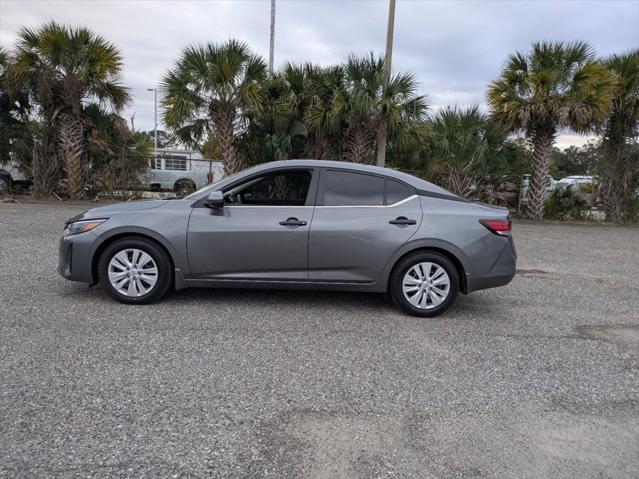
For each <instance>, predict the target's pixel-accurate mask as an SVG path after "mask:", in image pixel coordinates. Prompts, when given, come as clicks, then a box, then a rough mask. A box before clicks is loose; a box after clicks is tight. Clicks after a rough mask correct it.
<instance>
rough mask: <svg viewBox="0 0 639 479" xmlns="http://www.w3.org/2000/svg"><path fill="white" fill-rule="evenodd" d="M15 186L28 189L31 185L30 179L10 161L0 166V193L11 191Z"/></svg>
mask: <svg viewBox="0 0 639 479" xmlns="http://www.w3.org/2000/svg"><path fill="white" fill-rule="evenodd" d="M16 186H18V187H21V188H25V189H28V188H30V187H31V180H30V179H29V178H27V177H26V176H24V175H23V174H22V172H21V171H20V170H19V169H18V167H17V166H16V165H14V164H12V163H9V164H6V165H4V166H2V167H0V193H4V192H7V191H11V190H12V189H13V188H14V187H16Z"/></svg>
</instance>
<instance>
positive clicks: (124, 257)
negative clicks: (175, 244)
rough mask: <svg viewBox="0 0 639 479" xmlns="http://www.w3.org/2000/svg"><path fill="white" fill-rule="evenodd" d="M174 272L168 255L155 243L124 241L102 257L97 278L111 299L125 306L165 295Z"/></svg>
mask: <svg viewBox="0 0 639 479" xmlns="http://www.w3.org/2000/svg"><path fill="white" fill-rule="evenodd" d="M171 269H172V268H171V261H170V259H169V257H168V255H167V254H166V252H165V251H164V250H163V249H162V248H161V247H160V246H158V245H157V244H156V243H155V242H153V241H150V240H146V239H144V238H123V239H120V240H117V241H115V242H114V243H113V244H111V245H109V246H107V248H106V249H105V250H104V252H103V253H102V256H100V261H99V263H98V276H99V278H100V283H102V285H103V286H104V287H105V289H106V291H107V293H109V295H110V296H111V297H113V298H115V299H117V300H118V301H120V302H122V303H127V304H146V303H152V302H154V301H157V300H159V299H160V298H162V296H164V295H165V294H166V292H167V291H168V289H169V288H170V286H171Z"/></svg>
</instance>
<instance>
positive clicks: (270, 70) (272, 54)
mask: <svg viewBox="0 0 639 479" xmlns="http://www.w3.org/2000/svg"><path fill="white" fill-rule="evenodd" d="M274 60H275V0H271V48H270V50H269V54H268V73H269V75H270V76H273V63H274Z"/></svg>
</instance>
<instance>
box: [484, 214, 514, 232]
mask: <svg viewBox="0 0 639 479" xmlns="http://www.w3.org/2000/svg"><path fill="white" fill-rule="evenodd" d="M479 222H480V223H481V224H482V225H484V226H485V227H486V228H488V229H489V230H490V231H491V232H492V233H495V234H496V235H499V236H508V235H509V234H510V230H511V229H512V222H511V221H510V218H509V219H505V220H479Z"/></svg>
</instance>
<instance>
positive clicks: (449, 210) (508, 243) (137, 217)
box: [58, 160, 516, 316]
mask: <svg viewBox="0 0 639 479" xmlns="http://www.w3.org/2000/svg"><path fill="white" fill-rule="evenodd" d="M510 230H511V223H510V218H509V212H508V209H506V208H500V207H492V206H488V205H484V204H479V203H473V202H471V201H468V200H466V199H464V198H461V197H459V196H457V195H454V194H452V193H450V192H449V191H447V190H445V189H443V188H440V187H438V186H435V185H433V184H432V183H429V182H427V181H424V180H421V179H419V178H416V177H414V176H411V175H408V174H405V173H401V172H399V171H395V170H391V169H388V168H380V167H376V166H369V165H361V164H354V163H345V162H335V161H318V160H289V161H275V162H270V163H264V164H261V165H258V166H255V167H253V168H250V169H248V170H245V171H242V172H239V173H237V174H235V175H231V176H229V177H227V178H225V179H223V180H221V181H219V182H217V183H215V184H213V185H210V186H208V187H206V188H203V189H202V190H200V191H197V192H195V193H193V194H192V195H189V196H187V197H185V198H178V199H171V200H168V199H165V200H156V201H138V202H129V203H123V204H113V205H108V206H103V207H100V208H94V209H92V210H89V211H87V212H86V213H84V214H82V215H79V216H77V217H75V218H72V219H70V220H69V221H67V223H66V225H65V229H64V237H63V238H62V240H61V241H60V250H59V267H58V270H59V272H60V274H61V275H62V276H63V277H65V278H67V279H70V280H73V281H83V282H87V283H97V282H100V283H101V284H102V285H103V286H104V288H105V289H106V291H107V292H108V293H109V294H110V295H111V296H112V297H113V298H115V299H116V300H118V301H120V302H123V303H129V304H140V303H150V302H153V301H157V300H159V299H160V298H161V297H162V296H163V295H164V294H165V293H166V292H167V291H168V290H169V289H170V288H173V287H174V288H175V289H181V288H185V287H187V286H195V287H234V288H238V287H240V288H241V287H247V288H248V287H257V288H282V289H286V288H288V289H312V290H318V289H326V290H341V291H368V292H375V293H386V292H390V294H391V296H392V298H393V300H394V301H395V303H396V304H397V305H398V306H399V307H400V308H401V309H402V310H404V311H405V312H407V313H409V314H412V315H415V316H435V315H437V314H439V313H441V312H443V311H445V310H446V309H447V308H448V307H449V306H450V305H451V304H452V303H453V301H454V300H455V298H456V296H457V294H458V292H460V291H461V292H462V293H470V292H472V291H476V290H480V289H486V288H493V287H496V286H502V285H505V284H507V283H508V282H510V280H511V279H512V278H513V276H514V275H515V264H516V254H515V247H514V243H513V239H512V237H511V235H510ZM187 244H188V248H187Z"/></svg>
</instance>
